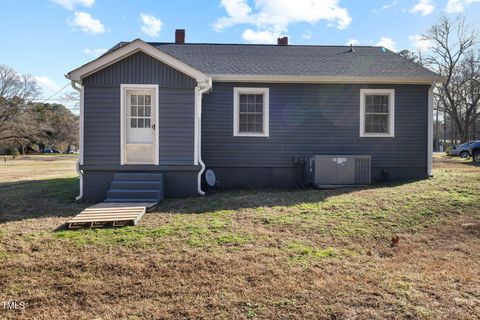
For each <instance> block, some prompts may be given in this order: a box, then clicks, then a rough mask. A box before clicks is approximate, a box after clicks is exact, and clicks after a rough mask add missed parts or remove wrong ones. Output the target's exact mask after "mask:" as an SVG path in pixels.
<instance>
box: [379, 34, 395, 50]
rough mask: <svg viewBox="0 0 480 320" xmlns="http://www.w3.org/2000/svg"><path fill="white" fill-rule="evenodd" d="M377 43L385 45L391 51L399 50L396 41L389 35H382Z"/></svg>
mask: <svg viewBox="0 0 480 320" xmlns="http://www.w3.org/2000/svg"><path fill="white" fill-rule="evenodd" d="M376 45H377V46H380V47H384V48H386V49H388V50H391V51H397V49H396V48H395V42H394V41H393V40H392V39H390V38H387V37H381V38H380V41H378V42H377V44H376Z"/></svg>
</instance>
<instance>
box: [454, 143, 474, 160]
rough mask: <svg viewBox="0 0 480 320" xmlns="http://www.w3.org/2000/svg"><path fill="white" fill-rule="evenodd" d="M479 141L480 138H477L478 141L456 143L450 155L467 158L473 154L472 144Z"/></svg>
mask: <svg viewBox="0 0 480 320" xmlns="http://www.w3.org/2000/svg"><path fill="white" fill-rule="evenodd" d="M479 142H480V140H476V141H470V142H467V143H463V144H459V145H454V146H453V147H452V150H450V152H449V153H448V154H449V155H450V156H459V157H460V158H462V159H467V158H469V157H471V156H472V154H471V153H470V149H471V148H472V145H473V144H475V143H479Z"/></svg>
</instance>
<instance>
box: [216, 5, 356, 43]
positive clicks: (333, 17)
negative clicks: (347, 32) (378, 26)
mask: <svg viewBox="0 0 480 320" xmlns="http://www.w3.org/2000/svg"><path fill="white" fill-rule="evenodd" d="M220 5H221V6H222V7H223V8H225V11H226V12H227V16H225V17H221V18H219V19H217V20H216V21H215V23H214V24H213V28H214V29H215V31H223V30H224V29H225V28H228V27H231V26H234V25H237V24H249V25H252V26H254V27H256V29H257V30H256V31H253V30H251V29H247V30H250V31H249V32H247V35H248V36H252V37H254V38H256V39H259V38H262V37H263V38H265V39H267V40H271V37H269V36H267V35H270V36H271V35H273V34H275V35H278V34H284V33H286V32H287V31H288V27H289V25H291V24H294V23H298V22H306V23H310V24H314V23H316V22H318V21H321V20H325V21H328V22H329V23H330V24H332V26H334V25H336V26H337V28H338V29H345V28H347V27H348V26H349V25H350V23H351V22H352V18H351V17H350V15H349V13H348V10H347V9H345V8H343V7H341V6H340V5H339V0H296V1H291V0H255V1H254V6H253V9H252V7H250V6H249V5H248V3H247V0H221V4H220ZM247 30H245V32H246V31H247ZM254 33H255V36H254Z"/></svg>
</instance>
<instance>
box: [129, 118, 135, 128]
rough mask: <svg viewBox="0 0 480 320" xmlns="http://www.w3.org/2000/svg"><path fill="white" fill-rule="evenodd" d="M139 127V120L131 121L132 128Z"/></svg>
mask: <svg viewBox="0 0 480 320" xmlns="http://www.w3.org/2000/svg"><path fill="white" fill-rule="evenodd" d="M136 127H137V119H130V128H136Z"/></svg>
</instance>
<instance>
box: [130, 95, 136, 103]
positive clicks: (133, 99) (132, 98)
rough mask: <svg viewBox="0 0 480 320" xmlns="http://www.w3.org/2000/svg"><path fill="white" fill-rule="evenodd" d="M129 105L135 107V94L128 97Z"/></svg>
mask: <svg viewBox="0 0 480 320" xmlns="http://www.w3.org/2000/svg"><path fill="white" fill-rule="evenodd" d="M130 103H131V104H132V105H136V104H137V95H136V94H132V95H131V96H130Z"/></svg>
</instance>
